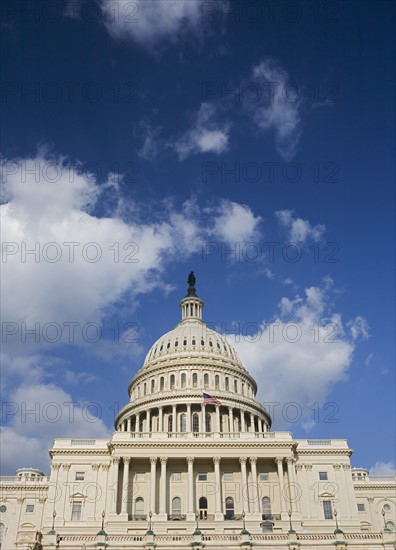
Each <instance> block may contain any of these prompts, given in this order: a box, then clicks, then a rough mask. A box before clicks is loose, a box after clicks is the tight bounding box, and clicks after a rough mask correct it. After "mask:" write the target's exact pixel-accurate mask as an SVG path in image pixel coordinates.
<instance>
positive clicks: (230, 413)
mask: <svg viewBox="0 0 396 550" xmlns="http://www.w3.org/2000/svg"><path fill="white" fill-rule="evenodd" d="M228 421H229V426H230V429H229V432H230V433H231V434H232V433H234V410H233V408H232V407H229V408H228Z"/></svg>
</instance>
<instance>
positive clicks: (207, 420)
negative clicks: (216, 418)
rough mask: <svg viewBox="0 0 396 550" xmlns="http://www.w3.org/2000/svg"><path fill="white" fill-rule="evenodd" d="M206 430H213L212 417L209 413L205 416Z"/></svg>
mask: <svg viewBox="0 0 396 550" xmlns="http://www.w3.org/2000/svg"><path fill="white" fill-rule="evenodd" d="M205 430H206V431H207V432H211V431H212V417H211V416H210V414H209V413H207V414H206V417H205Z"/></svg>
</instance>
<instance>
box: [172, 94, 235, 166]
mask: <svg viewBox="0 0 396 550" xmlns="http://www.w3.org/2000/svg"><path fill="white" fill-rule="evenodd" d="M215 116H216V109H215V107H214V105H211V104H210V103H201V106H200V108H199V111H198V113H197V115H196V121H195V124H194V127H193V128H192V129H191V130H189V131H188V132H186V133H185V134H184V135H183V136H182V137H181V138H179V139H177V140H175V141H173V142H170V143H169V146H170V147H171V148H172V149H174V150H175V151H176V153H177V154H178V156H179V160H185V159H186V158H187V157H189V156H191V155H196V154H198V153H215V154H217V155H219V154H221V153H224V152H225V151H227V150H228V140H229V125H228V124H220V123H218V122H215V121H214V118H215Z"/></svg>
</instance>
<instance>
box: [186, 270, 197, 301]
mask: <svg viewBox="0 0 396 550" xmlns="http://www.w3.org/2000/svg"><path fill="white" fill-rule="evenodd" d="M195 281H196V279H195V275H194V271H190V274H189V276H188V279H187V283H188V290H187V296H196V293H195V292H196V289H195Z"/></svg>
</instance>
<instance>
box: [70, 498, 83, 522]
mask: <svg viewBox="0 0 396 550" xmlns="http://www.w3.org/2000/svg"><path fill="white" fill-rule="evenodd" d="M81 510H82V502H73V508H72V515H71V519H72V521H80V519H81Z"/></svg>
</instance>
